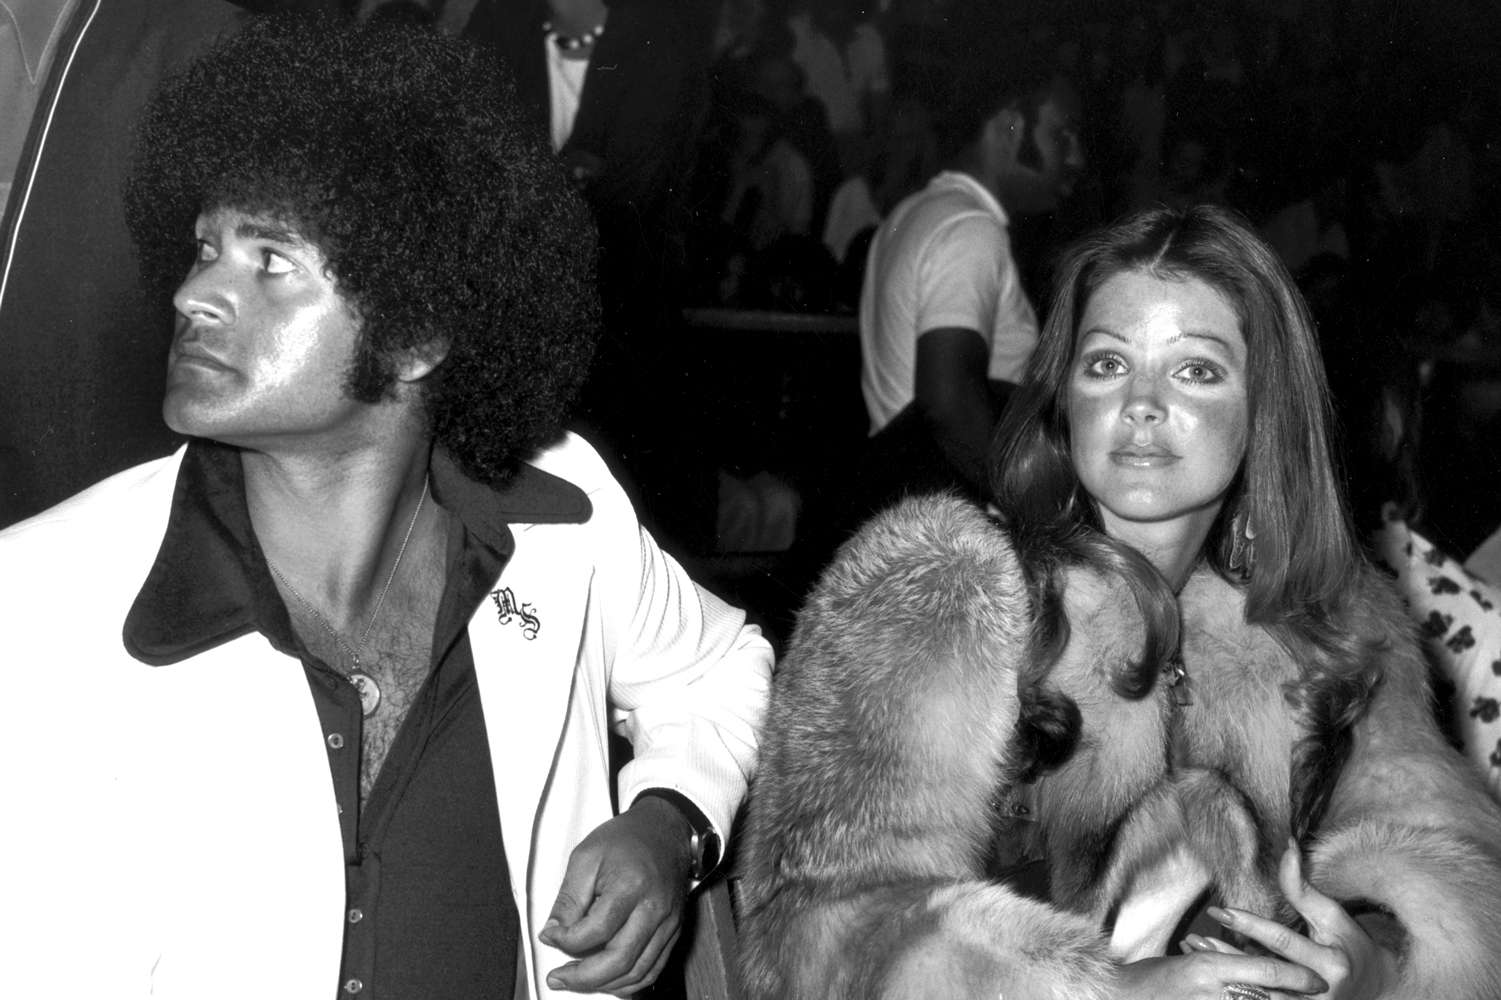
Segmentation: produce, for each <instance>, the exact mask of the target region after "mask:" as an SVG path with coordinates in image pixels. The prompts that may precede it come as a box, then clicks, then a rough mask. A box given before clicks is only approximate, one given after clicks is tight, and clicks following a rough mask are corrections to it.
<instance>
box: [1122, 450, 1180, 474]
mask: <svg viewBox="0 0 1501 1000" xmlns="http://www.w3.org/2000/svg"><path fill="white" fill-rule="evenodd" d="M1178 460H1179V456H1178V455H1175V454H1174V453H1173V452H1170V451H1168V450H1167V449H1165V448H1117V449H1116V450H1115V451H1112V452H1111V453H1110V461H1112V462H1114V463H1115V464H1116V465H1123V466H1126V467H1127V468H1131V469H1156V468H1161V467H1162V466H1164V465H1172V464H1173V463H1174V462H1176V461H1178Z"/></svg>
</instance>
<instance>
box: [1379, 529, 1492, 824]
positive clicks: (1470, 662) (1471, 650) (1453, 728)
mask: <svg viewBox="0 0 1501 1000" xmlns="http://www.w3.org/2000/svg"><path fill="white" fill-rule="evenodd" d="M1376 554H1377V556H1378V557H1379V558H1380V559H1381V561H1382V562H1384V563H1385V564H1386V566H1387V568H1388V569H1390V570H1391V571H1392V572H1393V573H1394V574H1396V578H1397V585H1398V587H1399V589H1400V590H1401V591H1402V597H1403V599H1404V601H1405V602H1406V604H1407V608H1408V610H1409V611H1410V612H1411V613H1412V615H1413V617H1414V618H1415V619H1416V620H1417V622H1418V627H1419V632H1420V634H1421V636H1422V641H1423V647H1424V649H1425V651H1426V652H1427V653H1428V658H1429V662H1431V663H1432V664H1433V666H1434V668H1435V687H1436V688H1437V689H1438V694H1439V695H1440V704H1441V706H1443V705H1447V713H1446V714H1447V716H1448V717H1447V719H1443V718H1441V719H1440V722H1447V724H1448V726H1447V728H1448V732H1449V736H1450V738H1451V740H1452V741H1453V742H1454V743H1455V745H1456V746H1458V747H1459V749H1460V750H1462V751H1463V752H1464V755H1465V756H1466V757H1467V758H1469V759H1470V760H1471V761H1472V762H1473V763H1474V764H1475V766H1476V767H1478V768H1479V769H1480V772H1481V773H1482V774H1483V775H1484V776H1485V780H1486V784H1487V785H1488V786H1489V788H1490V790H1491V794H1492V795H1494V796H1496V797H1497V798H1501V587H1497V586H1495V585H1494V584H1492V583H1490V582H1488V581H1486V580H1484V579H1482V578H1481V577H1479V576H1476V575H1475V574H1474V573H1471V572H1469V571H1468V570H1466V569H1465V568H1464V566H1463V565H1462V564H1461V563H1460V562H1459V560H1457V559H1454V558H1453V557H1451V556H1449V555H1448V554H1447V553H1444V552H1442V551H1440V550H1439V549H1438V548H1437V547H1436V546H1435V545H1433V544H1432V543H1431V542H1429V541H1428V540H1427V539H1426V538H1424V537H1423V536H1422V535H1420V534H1418V533H1417V532H1416V531H1414V530H1412V528H1411V527H1409V526H1408V525H1407V523H1406V522H1404V521H1402V520H1401V519H1400V518H1397V517H1395V516H1392V512H1390V511H1389V512H1388V518H1387V520H1386V521H1385V522H1384V523H1383V525H1382V527H1381V530H1380V531H1379V532H1377V535H1376Z"/></svg>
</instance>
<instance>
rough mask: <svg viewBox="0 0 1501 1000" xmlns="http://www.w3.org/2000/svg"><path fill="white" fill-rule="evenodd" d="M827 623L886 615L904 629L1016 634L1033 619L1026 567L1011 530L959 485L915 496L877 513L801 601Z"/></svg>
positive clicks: (947, 638)
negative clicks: (954, 490) (959, 491)
mask: <svg viewBox="0 0 1501 1000" xmlns="http://www.w3.org/2000/svg"><path fill="white" fill-rule="evenodd" d="M804 617H805V618H807V619H811V620H813V621H815V622H818V623H820V624H829V623H836V624H844V625H847V626H851V627H860V625H859V623H860V622H864V623H866V624H869V623H871V622H874V621H879V622H881V623H882V624H883V628H882V629H881V631H886V630H887V628H888V627H891V626H895V627H896V628H898V629H899V630H901V631H902V632H903V633H904V634H906V635H907V636H909V638H910V637H913V636H921V637H926V638H928V639H930V640H932V641H935V642H958V641H961V639H960V637H962V636H966V635H975V634H976V633H977V632H978V633H981V634H986V633H988V634H991V635H993V636H995V637H997V638H1000V637H1004V638H1006V639H1007V640H1010V639H1014V638H1016V637H1017V636H1018V635H1020V634H1021V633H1023V632H1025V630H1026V629H1027V628H1028V627H1029V624H1030V619H1031V615H1030V609H1029V599H1028V595H1027V582H1026V576H1025V574H1024V573H1023V571H1022V566H1021V563H1020V561H1019V560H1018V558H1017V555H1016V550H1015V548H1014V547H1013V546H1012V544H1011V539H1010V538H1009V537H1008V536H1007V535H1006V533H1005V531H1004V530H1003V529H1001V528H1000V527H999V526H998V525H996V524H995V523H994V522H993V521H992V520H991V519H990V518H989V517H987V516H986V515H985V514H984V512H982V511H981V510H980V509H979V508H978V507H976V506H975V505H974V504H972V503H970V502H969V501H967V500H963V499H960V498H959V497H957V496H954V495H952V494H933V495H927V496H918V497H910V498H907V499H905V500H902V501H901V502H899V503H897V504H896V505H894V506H892V507H890V508H888V509H887V510H885V511H882V512H881V513H879V514H877V515H876V516H875V517H873V518H871V519H870V520H869V521H868V522H866V524H865V525H864V526H863V527H862V528H861V529H860V530H859V532H857V533H856V534H855V536H854V537H853V538H851V539H850V540H849V541H847V542H846V543H845V544H844V545H843V546H842V547H841V548H840V550H839V552H838V553H837V554H836V555H835V557H834V560H833V562H832V563H831V564H830V565H829V567H828V568H827V569H826V570H825V571H824V575H823V577H822V579H821V580H820V581H819V583H818V586H817V587H815V588H814V591H813V593H812V595H811V596H810V597H809V600H808V603H807V605H806V607H805V609H804Z"/></svg>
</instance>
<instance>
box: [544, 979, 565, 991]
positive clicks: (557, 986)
mask: <svg viewBox="0 0 1501 1000" xmlns="http://www.w3.org/2000/svg"><path fill="white" fill-rule="evenodd" d="M547 986H548V988H549V989H554V990H561V989H562V988H563V980H561V979H559V978H558V977H557V976H548V977H547Z"/></svg>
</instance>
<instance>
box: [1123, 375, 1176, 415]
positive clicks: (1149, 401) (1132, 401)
mask: <svg viewBox="0 0 1501 1000" xmlns="http://www.w3.org/2000/svg"><path fill="white" fill-rule="evenodd" d="M1158 389H1159V387H1158V385H1157V381H1156V379H1153V378H1151V377H1150V376H1144V375H1137V376H1135V377H1133V378H1132V379H1131V381H1130V383H1129V385H1128V386H1127V389H1126V405H1125V410H1124V413H1125V417H1126V421H1127V422H1128V423H1133V424H1156V423H1161V422H1162V420H1163V418H1164V417H1165V416H1166V414H1167V411H1166V409H1165V408H1164V407H1163V405H1162V398H1161V395H1160V393H1159V391H1158Z"/></svg>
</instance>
